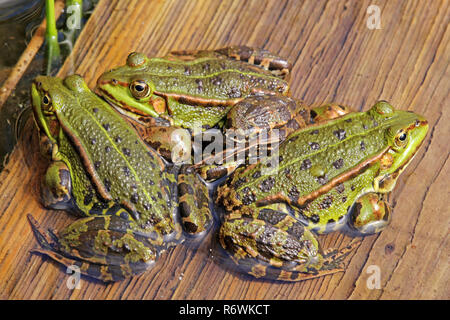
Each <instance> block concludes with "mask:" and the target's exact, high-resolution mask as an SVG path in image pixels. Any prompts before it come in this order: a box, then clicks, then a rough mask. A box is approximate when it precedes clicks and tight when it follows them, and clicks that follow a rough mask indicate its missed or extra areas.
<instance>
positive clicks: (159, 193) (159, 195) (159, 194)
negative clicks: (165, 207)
mask: <svg viewBox="0 0 450 320" xmlns="http://www.w3.org/2000/svg"><path fill="white" fill-rule="evenodd" d="M157 196H158V198H160V199H162V194H161V192H159V191H158V193H157Z"/></svg>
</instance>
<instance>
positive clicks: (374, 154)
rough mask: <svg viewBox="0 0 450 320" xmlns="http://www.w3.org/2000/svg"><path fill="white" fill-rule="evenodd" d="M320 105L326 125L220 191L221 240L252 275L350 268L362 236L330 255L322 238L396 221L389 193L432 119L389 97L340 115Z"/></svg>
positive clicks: (241, 171) (294, 276)
mask: <svg viewBox="0 0 450 320" xmlns="http://www.w3.org/2000/svg"><path fill="white" fill-rule="evenodd" d="M320 110H321V111H322V112H319V113H320V116H321V119H322V120H321V121H319V122H317V123H316V124H313V125H309V126H307V127H306V128H302V129H299V130H296V131H295V132H294V133H292V134H290V135H289V136H288V137H287V139H286V140H285V141H284V142H283V143H282V144H281V145H280V147H279V149H278V154H275V155H273V156H271V157H269V158H266V159H264V160H262V161H260V162H258V163H256V164H253V165H249V166H244V167H240V168H238V169H237V170H236V171H235V172H234V173H233V174H232V175H231V176H230V177H229V178H228V179H227V181H226V182H225V184H223V185H222V186H220V187H219V188H218V190H217V199H216V203H217V204H218V205H221V206H223V207H224V208H225V212H226V213H225V215H224V220H223V223H222V225H221V228H220V232H219V240H220V243H221V245H222V247H223V248H224V249H225V251H226V252H228V253H229V255H230V256H231V258H232V260H233V261H234V262H235V263H236V265H237V266H239V267H240V268H241V270H242V271H243V272H245V273H248V274H250V275H253V276H255V277H264V278H269V279H275V280H286V281H298V280H303V279H310V278H314V277H319V276H322V275H325V274H331V273H335V272H339V271H342V267H341V263H342V261H343V258H344V257H345V256H346V255H347V254H348V253H349V252H350V251H351V250H352V249H353V248H354V247H355V246H356V245H357V244H358V241H353V242H352V243H351V244H350V245H349V246H348V247H346V248H344V249H342V250H340V251H337V250H328V251H323V250H322V249H321V247H320V245H319V242H318V241H317V239H316V237H315V234H324V233H329V232H332V231H336V230H339V229H342V228H343V226H344V225H347V226H349V227H350V229H352V230H354V231H355V232H358V233H359V234H361V235H365V234H372V233H375V232H379V231H381V230H382V229H383V228H384V227H385V226H386V225H387V224H388V223H389V219H390V217H391V210H390V207H389V205H388V203H387V202H386V200H385V199H384V195H386V194H388V193H389V192H391V191H392V190H393V188H394V186H395V183H396V181H397V179H398V177H399V175H400V174H401V172H402V171H403V170H404V169H405V168H406V166H407V165H408V164H409V163H410V161H411V160H412V159H413V157H414V155H415V154H416V152H417V150H418V149H419V147H420V145H421V144H422V142H423V141H424V138H425V136H426V133H427V130H428V124H427V121H426V120H425V119H424V118H423V117H421V116H419V115H417V114H415V113H413V112H408V111H400V110H395V109H394V108H393V107H392V106H391V105H390V104H389V103H387V102H385V101H380V102H378V103H376V104H375V105H374V106H373V107H372V108H371V109H370V110H368V111H367V112H352V113H347V114H344V115H342V116H339V117H337V118H334V119H331V120H326V119H327V118H328V117H329V116H330V115H327V112H326V111H327V109H320ZM320 110H319V111H320ZM332 118H333V117H332Z"/></svg>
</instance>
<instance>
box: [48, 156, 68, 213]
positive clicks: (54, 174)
mask: <svg viewBox="0 0 450 320" xmlns="http://www.w3.org/2000/svg"><path fill="white" fill-rule="evenodd" d="M41 197H42V202H43V204H44V206H45V207H46V208H50V209H60V210H70V209H72V205H71V198H72V179H71V174H70V169H69V168H68V166H67V165H66V164H65V163H64V162H63V161H54V162H52V163H51V164H50V166H49V167H48V168H47V171H46V172H45V175H44V179H43V180H42V183H41Z"/></svg>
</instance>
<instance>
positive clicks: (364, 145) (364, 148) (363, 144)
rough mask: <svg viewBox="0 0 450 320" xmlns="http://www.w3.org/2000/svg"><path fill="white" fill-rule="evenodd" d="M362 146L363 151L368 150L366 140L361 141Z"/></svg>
mask: <svg viewBox="0 0 450 320" xmlns="http://www.w3.org/2000/svg"><path fill="white" fill-rule="evenodd" d="M360 146H361V151H364V150H366V144H365V143H364V141H361V143H360Z"/></svg>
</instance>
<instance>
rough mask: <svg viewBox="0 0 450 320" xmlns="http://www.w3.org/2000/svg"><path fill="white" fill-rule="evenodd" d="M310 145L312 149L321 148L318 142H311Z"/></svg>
mask: <svg viewBox="0 0 450 320" xmlns="http://www.w3.org/2000/svg"><path fill="white" fill-rule="evenodd" d="M309 146H310V147H311V149H312V150H319V148H320V145H319V144H318V143H317V142H309Z"/></svg>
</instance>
